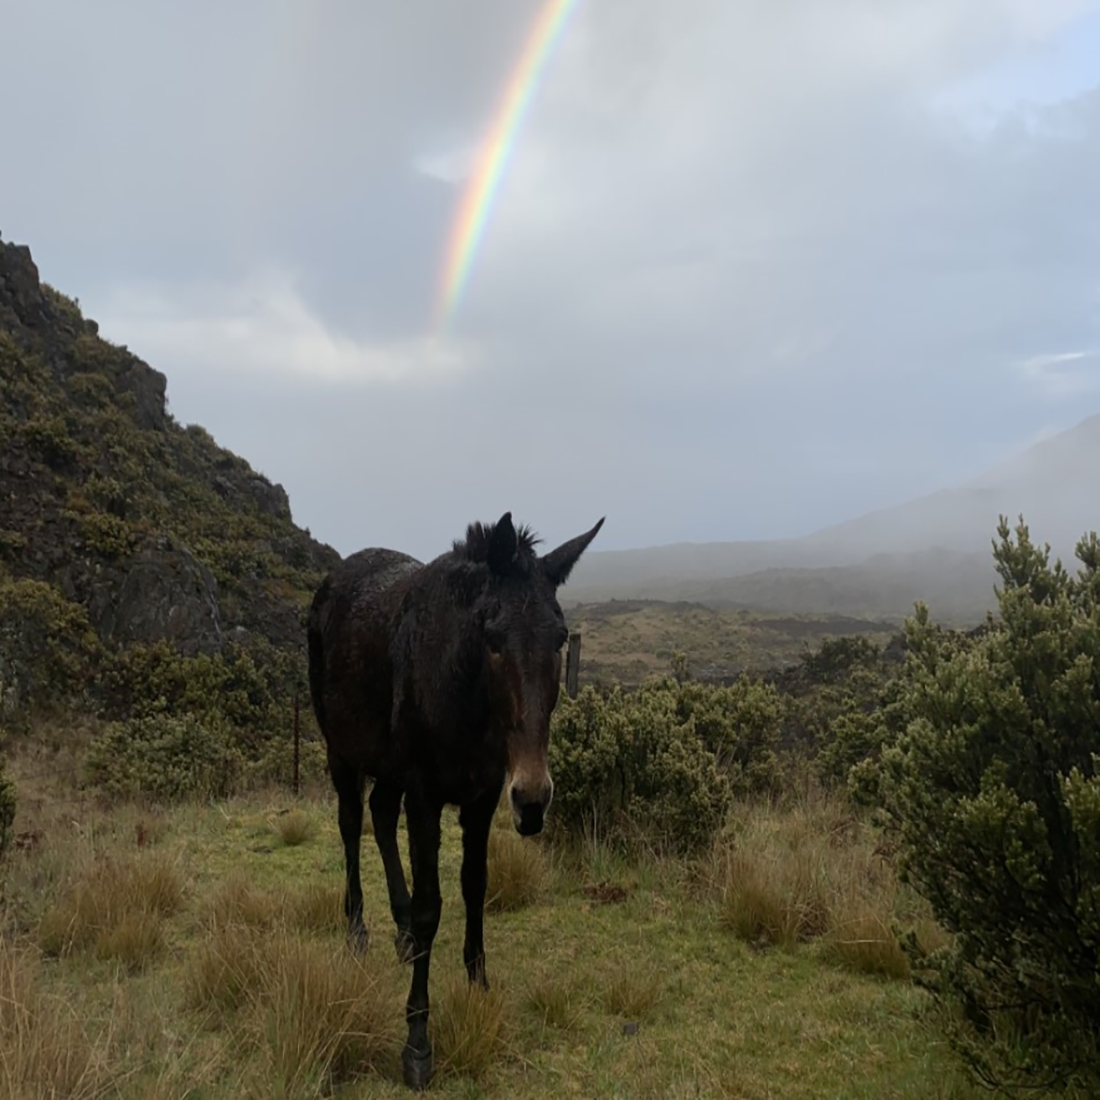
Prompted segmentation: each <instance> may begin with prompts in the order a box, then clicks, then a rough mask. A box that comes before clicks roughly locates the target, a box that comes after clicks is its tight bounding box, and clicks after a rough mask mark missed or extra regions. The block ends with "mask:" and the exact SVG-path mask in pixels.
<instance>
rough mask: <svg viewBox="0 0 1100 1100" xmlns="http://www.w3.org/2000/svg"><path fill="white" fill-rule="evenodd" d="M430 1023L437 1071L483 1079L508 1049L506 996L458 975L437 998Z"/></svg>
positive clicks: (495, 989) (441, 1073)
mask: <svg viewBox="0 0 1100 1100" xmlns="http://www.w3.org/2000/svg"><path fill="white" fill-rule="evenodd" d="M429 1027H430V1028H431V1030H432V1044H433V1046H434V1048H435V1061H436V1067H437V1072H438V1073H439V1074H440V1075H452V1074H453V1075H460V1076H463V1077H470V1078H474V1079H475V1080H476V1079H479V1078H481V1077H483V1076H484V1075H485V1073H486V1071H487V1070H488V1069H489V1067H490V1066H492V1065H493V1063H494V1062H495V1061H496V1060H497V1058H498V1057H499V1055H500V1054H501V1052H502V1051H503V1049H504V1045H505V1035H504V998H503V996H502V995H501V993H500V991H499V990H498V989H497V988H496V987H495V986H494V987H493V988H491V989H487V990H486V989H482V988H481V986H479V985H477V984H474V983H471V982H469V981H467V980H466V977H465V975H463V976H462V977H456V978H454V979H452V980H451V981H450V982H449V983H448V984H447V985H445V986H444V987H443V989H442V991H441V993H440V994H439V995H437V996H436V997H435V998H434V999H433V1003H432V1014H431V1016H430V1017H429Z"/></svg>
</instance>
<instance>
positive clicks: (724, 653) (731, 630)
mask: <svg viewBox="0 0 1100 1100" xmlns="http://www.w3.org/2000/svg"><path fill="white" fill-rule="evenodd" d="M568 620H569V626H570V629H571V630H579V631H581V632H582V635H583V638H584V644H583V649H582V660H583V663H584V678H585V680H586V681H589V682H593V681H601V680H602V681H605V682H607V683H623V684H639V683H641V682H642V681H644V680H645V679H646V678H647V677H649V676H652V675H654V674H661V673H663V672H665V671H666V670H667V669H668V664H669V660H670V658H671V657H672V655H673V654H674V653H687V654H689V655H690V657H691V667H692V670H693V672H694V673H695V674H696V675H697V676H702V677H727V676H734V675H736V674H737V673H739V672H741V671H743V670H745V669H754V670H760V669H766V668H774V667H777V666H782V665H787V664H793V663H795V662H796V661H797V660H798V659H799V658H800V657H801V656H802V654H804V653H805V652H806V650H807V648H810V649H816V648H817V646H819V645H820V644H821V642H822V641H823V640H824V639H825V638H829V637H833V638H839V637H850V636H853V635H860V636H862V637H866V638H868V639H869V640H870V641H872V642H874V643H876V644H878V645H885V644H887V643H888V642H889V641H890V639H891V637H892V636H893V635H894V634H895V633H896V632H897V630H898V624H896V623H890V622H885V621H882V622H879V621H875V620H866V619H855V618H850V617H848V616H844V615H777V614H773V613H768V612H762V611H750V610H738V609H731V608H713V607H706V606H704V605H703V604H698V603H660V602H655V601H654V602H651V601H646V600H613V601H610V602H608V603H599V604H580V605H578V606H576V607H570V608H569V611H568Z"/></svg>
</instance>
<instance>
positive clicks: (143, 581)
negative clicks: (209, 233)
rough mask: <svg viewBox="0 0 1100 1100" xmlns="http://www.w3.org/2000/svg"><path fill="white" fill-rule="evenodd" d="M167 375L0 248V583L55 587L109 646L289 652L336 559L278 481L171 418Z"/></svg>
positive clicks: (23, 253) (11, 250)
mask: <svg viewBox="0 0 1100 1100" xmlns="http://www.w3.org/2000/svg"><path fill="white" fill-rule="evenodd" d="M167 384H168V380H167V378H166V377H165V376H164V374H162V373H161V372H160V371H158V370H155V369H154V368H153V367H151V366H150V365H149V364H148V363H146V362H144V361H143V360H142V359H140V358H139V357H138V356H137V355H135V354H134V353H133V352H131V351H130V350H129V349H128V348H126V347H121V346H118V345H115V344H112V343H110V342H108V341H106V340H104V339H103V338H102V337H100V335H99V326H98V325H97V324H96V323H95V321H92V320H89V319H86V318H85V317H83V315H82V314H81V311H80V307H79V304H78V302H77V301H76V300H74V299H71V298H68V297H66V296H65V295H64V294H61V293H59V292H58V291H56V290H54V289H53V288H52V287H50V286H49V285H47V284H45V283H43V282H42V280H41V278H40V275H39V271H38V267H37V265H36V264H35V262H34V259H33V257H32V256H31V252H30V249H29V248H27V247H26V246H24V245H15V244H10V243H5V242H3V241H0V580H3V578H4V576H5V575H7V576H8V577H9V578H12V579H18V578H20V577H27V578H32V579H35V580H39V581H45V582H48V583H50V584H52V585H55V586H56V587H57V589H58V590H59V591H60V592H61V593H63V595H64V596H65V597H66V598H67V599H69V600H70V601H72V602H74V603H78V604H80V605H82V606H83V607H84V608H85V609H86V611H87V615H88V620H89V621H90V622H91V624H92V626H93V627H94V629H95V630H96V632H97V633H98V634H99V636H100V638H101V639H103V640H104V641H106V642H109V643H112V644H121V645H125V644H129V643H134V642H155V641H162V640H163V641H167V642H169V643H170V644H171V645H172V646H174V647H175V648H177V649H178V650H179V651H180V652H182V653H185V654H198V653H216V652H218V651H219V650H220V649H221V647H222V645H223V643H224V641H225V639H226V638H232V639H234V640H236V641H240V640H242V639H246V638H247V637H249V636H250V635H253V634H255V635H259V636H262V637H264V638H266V639H267V640H268V641H270V642H272V643H273V644H275V645H276V646H279V647H288V648H294V649H300V647H301V646H302V641H303V636H304V632H303V629H302V618H303V612H304V608H305V606H306V604H307V603H308V600H309V598H310V595H311V593H312V591H313V589H314V587H315V585H316V584H317V583H318V582H319V580H320V577H321V575H322V574H323V573H324V572H325V571H326V570H327V569H329V568H331V566H332V565H333V564H334V563H335V562H336V561H338V560H339V555H338V554H337V553H336V552H335V551H334V550H333V549H332V548H331V547H328V546H325V545H323V544H321V543H318V542H317V541H316V540H314V539H313V538H312V537H310V535H309V534H308V532H306V531H303V530H302V529H300V528H298V527H297V526H296V525H295V524H294V523H293V520H292V517H291V511H290V501H289V500H288V498H287V494H286V491H285V490H284V489H283V487H282V486H281V485H277V484H273V483H272V482H271V481H270V480H269V479H268V478H267V477H265V476H264V475H263V474H261V473H259V472H257V471H255V470H253V469H252V468H251V466H249V464H248V463H247V462H246V461H245V460H244V459H242V458H240V457H238V456H237V455H234V454H233V453H231V452H229V451H227V450H225V449H224V448H221V447H219V446H218V445H217V444H216V443H215V441H214V440H213V439H212V438H211V437H210V435H209V433H207V432H206V431H204V430H203V429H202V428H199V427H197V426H189V427H186V428H185V427H182V426H181V425H179V424H178V423H177V422H176V421H175V420H174V418H173V417H172V416H171V414H170V413H169V412H168V409H167V403H166V395H167Z"/></svg>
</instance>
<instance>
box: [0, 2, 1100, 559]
mask: <svg viewBox="0 0 1100 1100" xmlns="http://www.w3.org/2000/svg"><path fill="white" fill-rule="evenodd" d="M543 2H544V0H463V2H462V3H461V4H458V3H454V2H452V0H401V3H400V4H395V3H392V2H382V0H234V2H233V3H231V4H229V3H224V2H222V0H218V2H214V0H189V2H188V3H187V4H172V5H169V4H164V3H150V2H149V0H98V2H97V3H95V4H91V3H89V2H88V0H35V2H34V3H26V2H22V0H0V39H2V40H3V42H4V48H3V56H4V61H3V71H4V87H5V89H6V108H5V114H4V125H3V144H2V150H3V152H2V157H3V163H2V167H0V230H2V231H3V235H4V238H5V239H6V240H15V241H19V242H22V243H26V244H29V245H30V246H31V249H32V251H33V253H34V255H35V258H36V260H37V262H38V264H39V268H40V270H41V272H42V275H43V277H44V278H45V279H46V280H47V281H49V282H51V283H53V284H54V285H55V286H57V287H58V288H60V289H62V290H64V291H66V292H67V293H70V294H73V295H75V296H77V297H79V299H80V301H81V304H82V306H83V307H84V309H85V312H86V314H87V315H89V316H92V317H94V318H96V319H97V320H99V322H100V324H101V325H102V329H103V332H104V335H106V336H108V337H109V338H111V339H113V340H116V341H118V342H120V343H125V344H127V345H129V346H130V347H131V348H132V349H133V350H134V351H135V352H136V353H137V354H139V355H141V356H142V357H143V358H145V359H146V360H147V361H148V362H150V363H151V364H152V365H154V366H155V367H157V368H158V369H160V370H162V371H164V372H165V373H166V374H167V375H168V394H169V402H170V407H171V409H172V411H173V413H174V414H175V415H176V417H177V418H178V419H179V420H180V421H181V422H183V423H200V424H203V425H204V426H205V427H207V428H209V429H210V430H211V431H212V432H213V433H214V435H215V436H216V437H217V439H218V440H219V442H221V443H223V444H224V445H226V446H228V447H230V448H232V449H233V450H235V451H237V452H238V453H240V454H242V455H244V456H245V457H246V458H248V459H249V461H250V462H252V464H253V466H255V467H256V468H257V469H260V470H262V471H263V472H264V473H265V474H267V475H268V476H269V477H270V478H272V479H273V480H275V481H279V482H281V483H282V484H283V485H284V486H285V487H286V489H287V490H288V492H289V493H290V498H291V505H292V508H293V512H294V516H295V519H296V520H297V521H298V522H299V523H301V524H304V525H308V526H309V527H310V528H311V529H312V531H313V533H314V534H315V535H316V536H318V537H319V538H321V539H323V540H325V541H327V542H330V543H331V544H333V545H334V546H335V547H336V548H337V549H338V550H340V551H341V552H343V553H348V552H351V551H353V550H355V549H358V548H360V547H362V546H367V545H378V544H382V545H390V546H395V547H398V548H400V549H404V550H407V551H409V552H411V553H414V554H417V555H418V556H422V557H425V556H431V555H434V554H436V553H438V552H440V551H441V550H443V549H445V548H446V546H447V545H448V544H449V540H450V539H451V538H452V537H454V536H455V535H457V534H459V533H461V531H462V530H463V528H464V526H465V524H466V522H467V521H469V520H471V519H474V518H484V519H492V518H495V517H496V516H497V515H499V514H500V513H501V512H502V511H504V510H506V509H511V510H512V511H513V512H514V513H515V515H516V518H517V520H524V521H527V522H530V523H531V524H533V525H534V527H535V528H536V529H537V530H538V531H539V532H540V533H542V534H543V535H544V536H545V537H546V538H547V540H548V541H551V542H556V541H559V540H561V539H564V538H566V537H568V536H571V535H573V534H575V533H577V532H579V531H581V530H583V529H586V528H587V527H589V526H590V525H591V524H592V523H593V522H594V521H595V520H596V519H597V518H598V517H599V516H601V515H603V514H605V513H606V514H607V516H608V520H607V524H606V526H605V528H604V530H603V532H602V533H601V535H600V538H599V540H598V542H599V548H600V549H613V548H619V547H627V546H640V545H653V544H658V543H667V542H675V541H681V540H691V541H704V540H712V539H735V538H755V537H777V536H785V535H795V534H801V533H805V532H808V531H810V530H812V529H813V528H815V527H818V526H820V525H822V524H825V523H829V522H833V521H837V520H841V519H844V518H847V517H849V516H853V515H856V514H859V513H861V512H864V511H866V510H868V509H871V508H874V507H879V506H882V505H887V504H891V503H895V502H898V501H901V500H904V499H906V498H907V497H909V496H912V495H915V494H918V493H922V492H926V491H929V490H932V489H936V488H939V487H941V486H943V485H945V484H950V483H953V482H957V481H959V480H962V479H964V478H967V477H969V476H971V475H973V474H976V473H978V472H979V471H980V470H982V469H983V468H985V467H986V466H989V465H992V464H994V463H995V462H997V461H998V460H999V459H1001V458H1002V457H1004V456H1005V455H1006V454H1008V453H1010V452H1011V451H1013V450H1015V449H1017V448H1019V447H1022V446H1025V445H1027V444H1028V443H1030V442H1032V441H1034V440H1035V439H1036V438H1038V437H1041V436H1043V435H1045V434H1049V433H1050V432H1052V431H1055V430H1058V429H1061V428H1065V427H1068V426H1070V425H1072V424H1074V423H1076V422H1077V421H1078V420H1080V419H1082V418H1084V417H1085V416H1087V415H1089V414H1090V413H1093V412H1096V411H1098V410H1100V356H1098V350H1100V324H1098V318H1100V0H1097V2H1087V0H965V2H961V0H890V2H889V3H887V2H885V0H832V2H830V3H828V4H826V3H823V2H822V0H677V2H676V3H674V4H673V3H669V2H668V0H580V3H579V5H578V7H577V8H576V11H575V13H574V15H573V17H572V19H571V21H570V22H569V23H568V25H567V26H566V29H565V32H564V34H563V36H562V37H561V39H560V40H559V43H558V46H557V48H556V50H555V52H554V53H553V55H552V57H551V59H550V62H549V64H548V66H547V68H546V71H545V75H544V78H543V80H542V83H541V85H540V87H539V89H538V92H537V94H536V96H535V98H534V100H533V101H532V104H531V108H530V111H529V113H528V115H527V118H526V122H525V124H524V126H523V128H522V130H521V132H520V134H519V137H518V141H517V143H516V146H515V148H514V151H513V154H512V158H511V162H510V165H509V168H508V172H507V174H506V176H505V177H504V179H503V181H502V183H501V186H500V189H499V192H498V195H497V201H496V203H495V205H494V207H493V209H492V211H491V214H490V217H489V221H488V223H487V226H486V230H485V235H484V238H483V241H482V247H481V250H480V252H479V253H478V255H477V257H476V258H475V260H474V264H473V267H472V270H471V275H470V280H469V283H468V286H467V290H466V295H465V298H464V299H463V300H462V302H461V303H460V307H459V310H458V312H457V315H456V316H455V318H454V320H453V323H452V325H451V327H450V329H449V330H448V331H446V332H445V333H443V334H442V336H440V335H439V334H436V335H435V338H434V339H433V334H432V331H431V330H430V325H431V317H432V308H433V303H434V299H435V296H436V293H437V288H438V285H439V279H440V273H441V269H442V266H443V262H444V255H445V249H446V244H447V239H448V235H449V232H450V227H451V224H452V222H453V220H454V217H455V214H456V211H457V207H458V204H459V201H460V198H461V195H462V188H463V185H464V183H465V176H464V173H465V172H466V171H467V170H468V165H469V164H470V163H471V161H472V159H473V156H474V153H475V151H476V149H477V147H478V143H479V141H480V140H481V137H482V135H483V134H484V132H485V130H486V128H487V126H488V125H489V124H490V122H491V120H492V118H493V116H494V112H495V110H496V108H497V107H498V105H499V103H500V100H501V95H502V92H503V90H504V87H505V85H506V83H507V80H508V77H509V75H510V72H511V70H512V68H513V66H514V64H515V62H516V60H517V58H518V57H519V55H520V53H521V50H522V47H523V44H524V42H525V39H526V36H527V34H528V33H529V30H530V27H531V26H532V23H533V20H534V19H535V17H536V15H537V13H538V11H539V9H540V8H541V6H542V3H543ZM593 548H594V549H595V548H596V547H595V546H594V547H593Z"/></svg>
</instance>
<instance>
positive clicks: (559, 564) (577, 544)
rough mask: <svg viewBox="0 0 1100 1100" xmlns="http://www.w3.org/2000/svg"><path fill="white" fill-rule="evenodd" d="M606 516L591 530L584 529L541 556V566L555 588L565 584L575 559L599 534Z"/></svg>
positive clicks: (575, 562) (575, 561)
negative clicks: (582, 532) (579, 533)
mask: <svg viewBox="0 0 1100 1100" xmlns="http://www.w3.org/2000/svg"><path fill="white" fill-rule="evenodd" d="M606 518H607V517H606V516H604V517H603V519H601V520H600V522H599V523H597V524H596V526H595V527H593V528H592V530H591V531H586V532H585V533H584V534H583V535H578V536H577V537H576V538H575V539H570V540H569V541H568V542H563V543H562V544H561V546H559V547H558V548H557V550H551V551H550V553H549V554H546V555H544V556H543V559H542V567H543V569H545V570H546V575H547V576H548V577H549V578H550V581H551V583H553V585H554V587H555V588H556V587H557V586H558V585H560V584H565V582H566V580H567V579H568V577H569V574H570V573H571V572H572V571H573V566H574V565H576V564H577V559H578V558H579V557H580V556H581V554H583V553H584V552H585V550H587V549H588V544H589V543H590V542H591V541H592V540H593V539H594V538H595V537H596V535H597V534H599V531H600V528H601V527H602V526H603V521H604V519H606Z"/></svg>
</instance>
